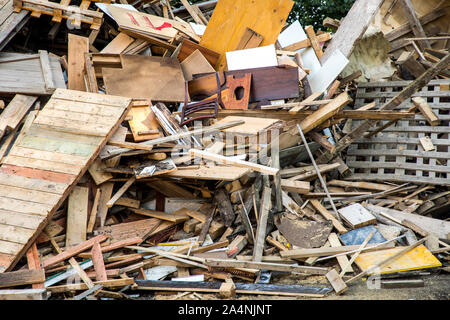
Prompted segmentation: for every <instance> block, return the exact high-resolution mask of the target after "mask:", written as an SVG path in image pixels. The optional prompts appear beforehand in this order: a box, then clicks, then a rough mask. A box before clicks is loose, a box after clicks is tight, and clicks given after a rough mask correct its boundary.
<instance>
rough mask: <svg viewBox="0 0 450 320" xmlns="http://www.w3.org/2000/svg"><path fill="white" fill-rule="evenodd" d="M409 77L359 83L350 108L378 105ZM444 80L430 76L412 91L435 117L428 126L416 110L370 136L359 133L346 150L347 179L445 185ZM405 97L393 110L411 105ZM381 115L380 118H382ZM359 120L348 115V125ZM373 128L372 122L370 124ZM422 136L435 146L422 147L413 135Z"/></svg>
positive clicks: (449, 103) (449, 181)
mask: <svg viewBox="0 0 450 320" xmlns="http://www.w3.org/2000/svg"><path fill="white" fill-rule="evenodd" d="M409 83H410V82H409V81H393V82H376V83H367V84H360V85H359V86H358V91H357V94H356V100H355V108H358V107H361V106H363V105H365V104H367V103H370V102H373V101H375V102H376V104H377V106H381V105H382V104H383V103H385V102H387V101H388V100H389V99H390V98H392V97H393V96H395V95H396V94H397V93H398V92H400V91H401V90H402V89H403V88H404V87H405V86H407V85H408V84H409ZM448 84H450V80H448V79H445V80H432V81H430V83H429V84H428V85H427V86H425V87H424V88H423V89H422V90H421V91H419V92H417V93H415V94H414V95H413V97H423V98H424V99H425V100H428V104H429V105H430V107H431V108H432V109H433V111H434V112H435V114H436V115H437V116H438V117H439V119H440V120H441V123H440V125H438V126H430V125H429V124H428V122H426V120H425V117H424V116H423V115H422V114H421V113H420V112H418V111H417V113H416V115H415V117H414V118H412V119H405V120H400V121H398V122H397V123H396V124H394V125H392V126H390V127H388V128H386V129H384V130H383V131H382V132H380V133H378V134H376V135H374V136H373V137H371V138H361V139H359V140H357V141H356V142H355V143H354V144H352V145H351V146H350V147H349V148H348V151H347V165H348V167H349V168H350V169H351V170H352V171H353V172H354V173H353V175H352V176H350V177H348V178H347V179H348V180H378V181H394V182H412V183H426V184H440V185H450V91H440V88H441V85H442V88H444V87H445V85H448ZM412 105H413V104H412V102H411V99H408V100H407V101H405V102H404V103H402V104H401V105H400V106H399V107H398V108H396V110H405V109H408V108H410V107H411V106H412ZM386 122H387V121H382V122H381V123H382V124H385V123H386ZM358 123H360V122H359V121H355V120H353V127H356V126H357V125H358ZM372 130H374V128H373V129H372ZM425 136H428V137H430V138H431V141H432V142H433V144H434V145H435V146H436V149H435V150H434V151H424V150H423V149H422V147H421V145H420V142H419V139H420V138H422V137H425Z"/></svg>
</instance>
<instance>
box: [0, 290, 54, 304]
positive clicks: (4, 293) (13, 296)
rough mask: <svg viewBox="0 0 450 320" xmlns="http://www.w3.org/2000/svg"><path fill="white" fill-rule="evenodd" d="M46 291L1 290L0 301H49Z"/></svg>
mask: <svg viewBox="0 0 450 320" xmlns="http://www.w3.org/2000/svg"><path fill="white" fill-rule="evenodd" d="M47 298H48V294H47V290H46V289H11V290H0V300H1V301H3V300H47Z"/></svg>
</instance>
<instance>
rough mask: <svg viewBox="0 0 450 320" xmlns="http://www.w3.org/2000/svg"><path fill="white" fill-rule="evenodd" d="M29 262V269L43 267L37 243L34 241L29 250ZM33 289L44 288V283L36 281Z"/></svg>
mask: <svg viewBox="0 0 450 320" xmlns="http://www.w3.org/2000/svg"><path fill="white" fill-rule="evenodd" d="M27 264H28V270H36V269H41V263H40V261H39V253H38V250H37V247H36V243H34V244H33V245H32V246H31V248H30V249H29V250H28V251H27ZM32 288H33V289H41V288H44V283H34V284H33V285H32Z"/></svg>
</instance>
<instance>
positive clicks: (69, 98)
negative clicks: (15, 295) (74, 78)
mask: <svg viewBox="0 0 450 320" xmlns="http://www.w3.org/2000/svg"><path fill="white" fill-rule="evenodd" d="M55 100H61V101H60V102H59V104H57V103H55ZM64 102H67V103H68V104H70V105H72V106H74V105H76V104H77V103H81V105H82V106H83V109H82V110H84V111H87V112H86V113H83V112H82V110H81V109H80V111H79V112H78V115H79V116H80V117H81V116H86V115H88V114H89V113H91V114H92V113H96V114H100V115H101V114H102V107H103V106H105V109H107V111H106V112H107V113H108V114H109V116H105V117H103V122H102V123H103V124H101V125H99V124H98V123H96V122H85V123H84V125H83V126H80V125H79V123H80V122H81V121H78V122H77V121H74V120H72V119H70V117H66V118H64V117H59V118H58V117H54V114H53V113H52V111H55V112H58V111H59V110H56V109H55V108H49V109H48V110H47V109H46V106H44V108H43V110H42V111H41V112H40V113H39V115H38V116H37V117H36V119H35V120H34V122H33V123H32V124H31V127H30V128H29V130H27V131H26V132H25V134H24V135H23V136H22V137H21V138H20V139H18V140H17V141H16V143H15V144H14V145H13V147H12V149H11V152H10V154H8V156H7V157H6V158H5V161H4V164H3V165H2V166H1V167H0V189H1V190H2V191H0V233H1V236H0V254H2V256H1V257H0V272H4V271H7V270H11V269H12V268H13V267H14V265H15V264H16V263H17V262H18V260H19V259H20V258H21V257H22V256H23V254H25V252H26V251H27V250H28V247H29V246H30V245H31V244H32V242H33V241H34V240H35V239H36V238H37V236H38V235H39V234H40V233H41V231H42V230H43V228H44V227H45V225H46V221H48V219H51V216H52V215H53V213H54V212H55V211H56V210H57V209H58V208H59V206H60V205H61V204H62V203H63V202H64V200H65V199H66V198H67V196H68V194H69V193H70V192H71V191H72V189H73V187H74V185H75V184H76V183H77V181H78V180H79V179H80V178H81V176H82V175H83V174H84V173H85V172H86V170H87V168H88V167H89V166H90V165H91V164H92V162H93V161H94V159H95V158H96V157H97V155H98V154H99V152H100V150H101V149H102V148H103V147H104V146H105V145H106V143H107V141H108V140H109V138H110V137H111V136H112V134H113V133H114V131H115V130H116V129H117V128H118V126H119V125H120V123H121V122H122V121H123V120H124V118H125V116H126V114H127V113H128V111H129V108H130V106H131V99H129V98H125V97H115V96H108V95H101V94H97V93H86V92H80V91H73V90H65V89H56V91H55V93H54V94H53V95H52V97H51V99H50V101H49V103H50V105H51V106H53V107H54V106H55V105H61V106H62V105H63V104H64ZM88 104H91V105H92V109H91V110H89V109H88ZM112 108H115V109H117V112H116V111H114V112H111V111H112V110H113V109H112ZM63 112H71V113H75V112H74V111H63ZM49 118H50V119H52V121H51V122H47V123H46V125H42V124H43V123H45V121H42V119H49ZM80 119H81V118H80ZM70 122H72V124H70ZM74 123H75V124H74ZM99 126H100V127H101V130H100V131H99V130H98V129H99ZM79 129H81V132H78V133H76V130H79ZM55 132H57V133H58V134H55ZM52 154H53V157H52ZM71 157H72V159H73V162H72V163H71V161H70V159H71ZM1 187H4V188H1ZM86 210H87V208H86Z"/></svg>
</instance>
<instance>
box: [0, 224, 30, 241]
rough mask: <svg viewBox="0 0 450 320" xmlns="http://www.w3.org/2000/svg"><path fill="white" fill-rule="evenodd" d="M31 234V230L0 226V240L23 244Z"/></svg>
mask: <svg viewBox="0 0 450 320" xmlns="http://www.w3.org/2000/svg"><path fill="white" fill-rule="evenodd" d="M33 233H34V230H33V229H26V228H22V227H15V226H8V225H4V224H0V240H4V241H10V242H15V243H22V244H25V243H27V242H28V240H29V239H30V238H31V236H32V235H33Z"/></svg>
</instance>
